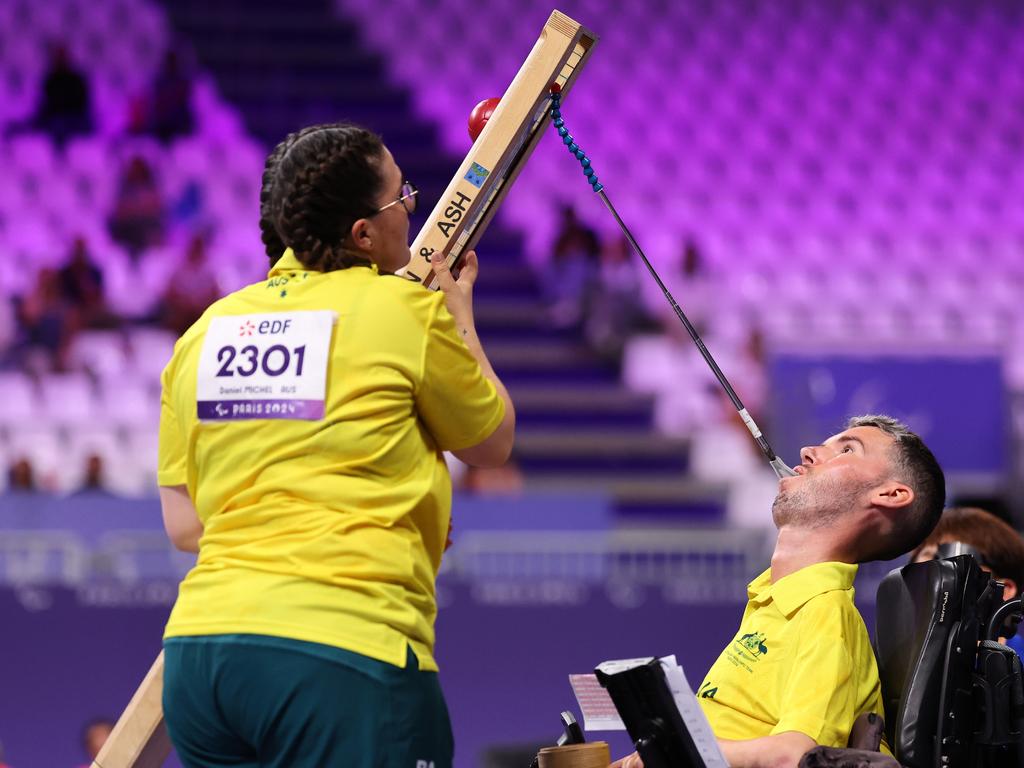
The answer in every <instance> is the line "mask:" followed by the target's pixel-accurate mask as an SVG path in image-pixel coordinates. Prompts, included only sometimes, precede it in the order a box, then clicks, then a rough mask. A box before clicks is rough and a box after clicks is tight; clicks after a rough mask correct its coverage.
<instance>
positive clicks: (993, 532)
mask: <svg viewBox="0 0 1024 768" xmlns="http://www.w3.org/2000/svg"><path fill="white" fill-rule="evenodd" d="M953 541H959V542H963V543H964V544H967V545H968V546H971V547H974V548H975V549H976V550H978V552H980V553H981V556H982V558H983V559H984V561H985V565H986V566H987V567H988V568H991V569H992V574H993V575H994V576H996V577H999V578H1006V579H1013V581H1014V582H1015V583H1016V584H1017V587H1018V589H1021V588H1024V539H1021V536H1020V534H1019V533H1017V531H1016V530H1014V528H1013V527H1012V526H1011V525H1009V524H1008V523H1006V522H1004V521H1003V520H1000V519H999V518H998V517H996V516H995V515H993V514H992V513H991V512H988V511H986V510H984V509H979V508H978V507H951V508H950V509H947V510H946V511H945V512H943V513H942V518H941V519H940V520H939V524H938V525H937V526H935V530H933V531H932V532H931V535H930V536H929V537H928V538H927V539H925V540H924V542H922V544H921V546H919V547H917V549H915V550H914V553H913V555H912V556H911V559H912V560H914V559H917V555H918V553H919V552H920V550H921V549H923V548H924V547H926V546H929V545H932V544H934V545H936V546H938V545H940V544H943V543H945V542H953Z"/></svg>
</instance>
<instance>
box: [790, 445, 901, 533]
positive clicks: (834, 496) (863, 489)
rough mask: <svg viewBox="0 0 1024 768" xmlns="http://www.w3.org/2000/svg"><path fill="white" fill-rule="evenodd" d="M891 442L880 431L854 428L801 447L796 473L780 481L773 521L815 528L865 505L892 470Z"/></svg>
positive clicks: (892, 446)
mask: <svg viewBox="0 0 1024 768" xmlns="http://www.w3.org/2000/svg"><path fill="white" fill-rule="evenodd" d="M894 447H895V441H894V439H893V438H892V437H890V436H889V435H887V434H886V433H885V432H883V431H882V430H880V429H877V428H876V427H854V428H853V429H848V430H846V431H845V432H840V433H839V434H838V435H833V436H832V437H830V438H829V439H828V440H826V441H825V442H824V443H823V444H822V445H814V446H808V447H806V448H802V449H801V450H800V460H801V463H800V465H799V466H797V467H795V468H794V469H795V471H796V473H797V474H796V476H795V477H785V478H783V479H782V480H780V481H779V493H778V495H777V496H776V497H775V503H774V504H773V505H772V519H773V520H774V521H775V525H776V526H779V527H781V526H783V525H800V526H804V527H820V526H824V525H828V524H829V523H832V522H834V521H835V520H836V519H837V518H839V517H840V516H842V515H843V514H845V513H847V512H850V511H852V510H854V509H859V508H862V507H864V506H866V505H867V504H868V503H869V502H870V493H871V490H872V489H873V488H875V487H876V486H877V485H878V484H879V483H880V482H882V481H884V480H886V479H888V478H889V477H890V475H891V473H892V464H891V461H892V453H891V451H892V449H893V448H894Z"/></svg>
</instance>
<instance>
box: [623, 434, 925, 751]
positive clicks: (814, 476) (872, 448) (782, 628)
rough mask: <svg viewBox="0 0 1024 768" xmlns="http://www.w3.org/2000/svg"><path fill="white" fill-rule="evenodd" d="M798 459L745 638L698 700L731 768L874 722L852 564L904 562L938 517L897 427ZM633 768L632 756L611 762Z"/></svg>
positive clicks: (836, 744)
mask: <svg viewBox="0 0 1024 768" xmlns="http://www.w3.org/2000/svg"><path fill="white" fill-rule="evenodd" d="M800 457H801V464H800V465H799V466H798V467H796V468H795V469H796V472H797V475H796V476H795V477H787V478H783V479H782V480H780V481H779V492H778V495H777V497H776V499H775V502H774V504H773V506H772V518H773V520H774V522H775V525H776V527H777V528H778V531H779V533H778V539H777V541H776V545H775V551H774V553H773V555H772V561H771V567H770V568H769V569H768V570H766V571H765V572H764V573H763V574H761V575H760V576H758V577H757V578H756V579H755V580H754V581H753V582H751V584H750V586H749V588H748V597H749V602H748V603H747V607H746V610H745V612H744V614H743V618H742V620H741V622H740V628H739V630H738V631H737V633H736V635H735V638H734V639H733V640H732V641H731V642H730V643H729V645H728V646H726V648H725V650H724V651H723V652H722V654H721V656H719V658H718V661H716V662H715V664H714V665H713V666H712V667H711V669H710V670H709V671H708V674H707V677H706V678H705V679H704V682H703V683H702V684H701V686H700V688H699V689H698V691H697V696H698V701H699V702H700V704H701V706H702V708H703V710H704V713H705V714H706V715H707V718H708V721H709V722H710V724H711V728H712V730H713V731H714V733H715V735H716V737H717V738H718V741H719V744H720V746H721V748H722V752H723V754H724V755H725V757H726V759H727V760H728V762H729V764H730V765H731V766H733V768H795V767H796V766H797V764H798V763H800V761H801V758H802V757H803V756H804V755H805V754H807V753H808V752H809V751H810V750H812V749H814V748H815V747H817V746H818V745H823V746H825V747H829V748H840V747H846V745H847V743H848V740H849V738H850V733H851V730H852V729H853V726H854V723H855V722H856V721H857V720H858V718H860V717H865V718H866V717H867V716H868V715H869V713H881V712H883V710H884V707H885V705H884V703H883V691H882V687H881V685H880V682H879V673H878V667H877V666H876V663H875V655H874V653H873V650H872V646H871V642H870V639H869V637H868V632H867V629H866V627H865V626H864V621H863V619H862V618H861V615H860V613H859V612H858V611H857V608H856V607H855V606H854V603H853V579H854V576H855V575H856V572H857V564H858V563H862V562H868V561H871V560H891V559H894V558H896V557H899V556H900V555H903V554H905V553H907V552H909V551H911V550H912V549H914V548H915V547H917V546H918V545H919V544H920V543H921V542H922V541H924V539H925V537H926V536H928V534H929V533H930V532H931V531H932V529H933V528H934V527H935V525H936V523H937V521H938V519H939V516H940V514H941V512H942V504H943V500H944V497H945V479H944V476H943V474H942V470H941V468H940V467H939V465H938V462H936V460H935V457H934V456H933V455H932V453H931V451H929V450H928V448H927V446H925V445H924V443H923V442H922V441H921V439H920V438H919V437H918V436H917V435H915V434H914V433H912V432H910V430H908V429H907V428H906V427H905V426H904V425H902V424H900V423H899V422H897V421H895V420H894V419H891V418H888V417H885V416H864V417H859V418H855V419H851V420H850V422H849V424H848V425H847V429H846V430H845V431H844V432H842V433H840V434H838V435H835V436H833V437H830V438H829V439H828V440H826V441H825V442H824V443H823V444H821V445H816V446H810V447H807V448H804V449H802V450H801V452H800ZM882 747H883V749H885V750H886V751H887V746H886V745H884V744H883V745H882ZM876 754H877V753H876ZM826 757H828V756H827V755H826ZM878 757H882V756H881V755H878ZM641 764H642V763H641V762H640V759H639V756H638V755H635V754H634V755H630V756H629V757H627V758H625V759H623V760H622V761H620V763H619V765H621V766H622V768H634V767H635V766H638V765H641ZM854 765H856V763H854ZM935 765H936V766H938V764H937V763H936V764H935Z"/></svg>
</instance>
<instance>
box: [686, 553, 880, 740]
mask: <svg viewBox="0 0 1024 768" xmlns="http://www.w3.org/2000/svg"><path fill="white" fill-rule="evenodd" d="M856 575H857V566H856V565H850V564H847V563H834V562H831V563H817V564H815V565H811V566H808V567H807V568H803V569H801V570H799V571H797V572H796V573H791V574H789V575H788V576H785V577H784V578H781V579H779V580H778V581H777V582H776V583H775V584H772V582H771V569H770V568H769V569H768V570H767V571H765V572H764V573H762V574H761V575H760V576H758V577H757V578H756V579H755V580H754V581H752V582H751V583H750V585H749V587H748V591H747V594H748V597H749V602H748V603H747V608H746V611H744V613H743V620H742V622H741V623H740V628H739V631H738V632H737V633H736V637H735V638H734V639H733V640H732V642H730V643H729V645H728V646H727V647H726V648H725V650H724V651H722V655H721V656H719V657H718V660H717V661H716V662H715V663H714V665H712V667H711V669H710V670H709V671H708V674H707V677H706V678H705V679H704V682H703V683H702V684H701V686H700V688H699V689H698V691H697V699H698V701H699V702H700V704H701V707H702V708H703V710H704V713H705V714H706V715H707V718H708V721H709V722H710V723H711V729H712V730H713V731H714V732H715V735H716V736H718V737H719V738H722V739H736V740H739V739H754V738H758V737H761V736H770V735H772V734H776V733H784V732H786V731H798V732H800V733H804V734H806V735H808V736H810V737H811V738H812V739H814V741H816V742H817V743H818V744H820V745H823V746H829V747H845V746H846V744H847V740H848V738H849V735H850V729H851V728H852V727H853V723H854V721H855V720H856V719H857V717H858V716H859V715H861V714H862V713H865V712H875V713H878V714H879V715H881V714H883V713H884V709H883V706H882V690H881V684H880V683H879V679H878V667H877V666H876V663H875V655H874V652H873V651H872V648H871V641H870V639H869V638H868V632H867V628H866V627H865V626H864V619H863V618H861V615H860V612H859V611H858V610H857V608H856V607H855V606H854V604H853V579H854V576H856ZM883 749H885V747H884V746H883ZM886 751H887V750H886Z"/></svg>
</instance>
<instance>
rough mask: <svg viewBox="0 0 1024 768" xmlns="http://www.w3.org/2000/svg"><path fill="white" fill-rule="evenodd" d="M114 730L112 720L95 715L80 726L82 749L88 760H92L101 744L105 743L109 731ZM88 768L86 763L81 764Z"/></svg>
mask: <svg viewBox="0 0 1024 768" xmlns="http://www.w3.org/2000/svg"><path fill="white" fill-rule="evenodd" d="M112 730H114V721H113V720H111V719H110V718H109V717H97V718H94V719H92V720H90V721H89V722H87V723H86V724H85V725H84V726H83V727H82V749H84V750H85V754H86V755H88V756H89V762H90V763H91V762H93V761H94V760H95V759H96V756H97V755H99V753H100V750H101V749H103V745H104V744H106V743H107V739H108V738H109V737H110V732H111V731H112ZM82 768H88V765H85V766H82Z"/></svg>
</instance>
